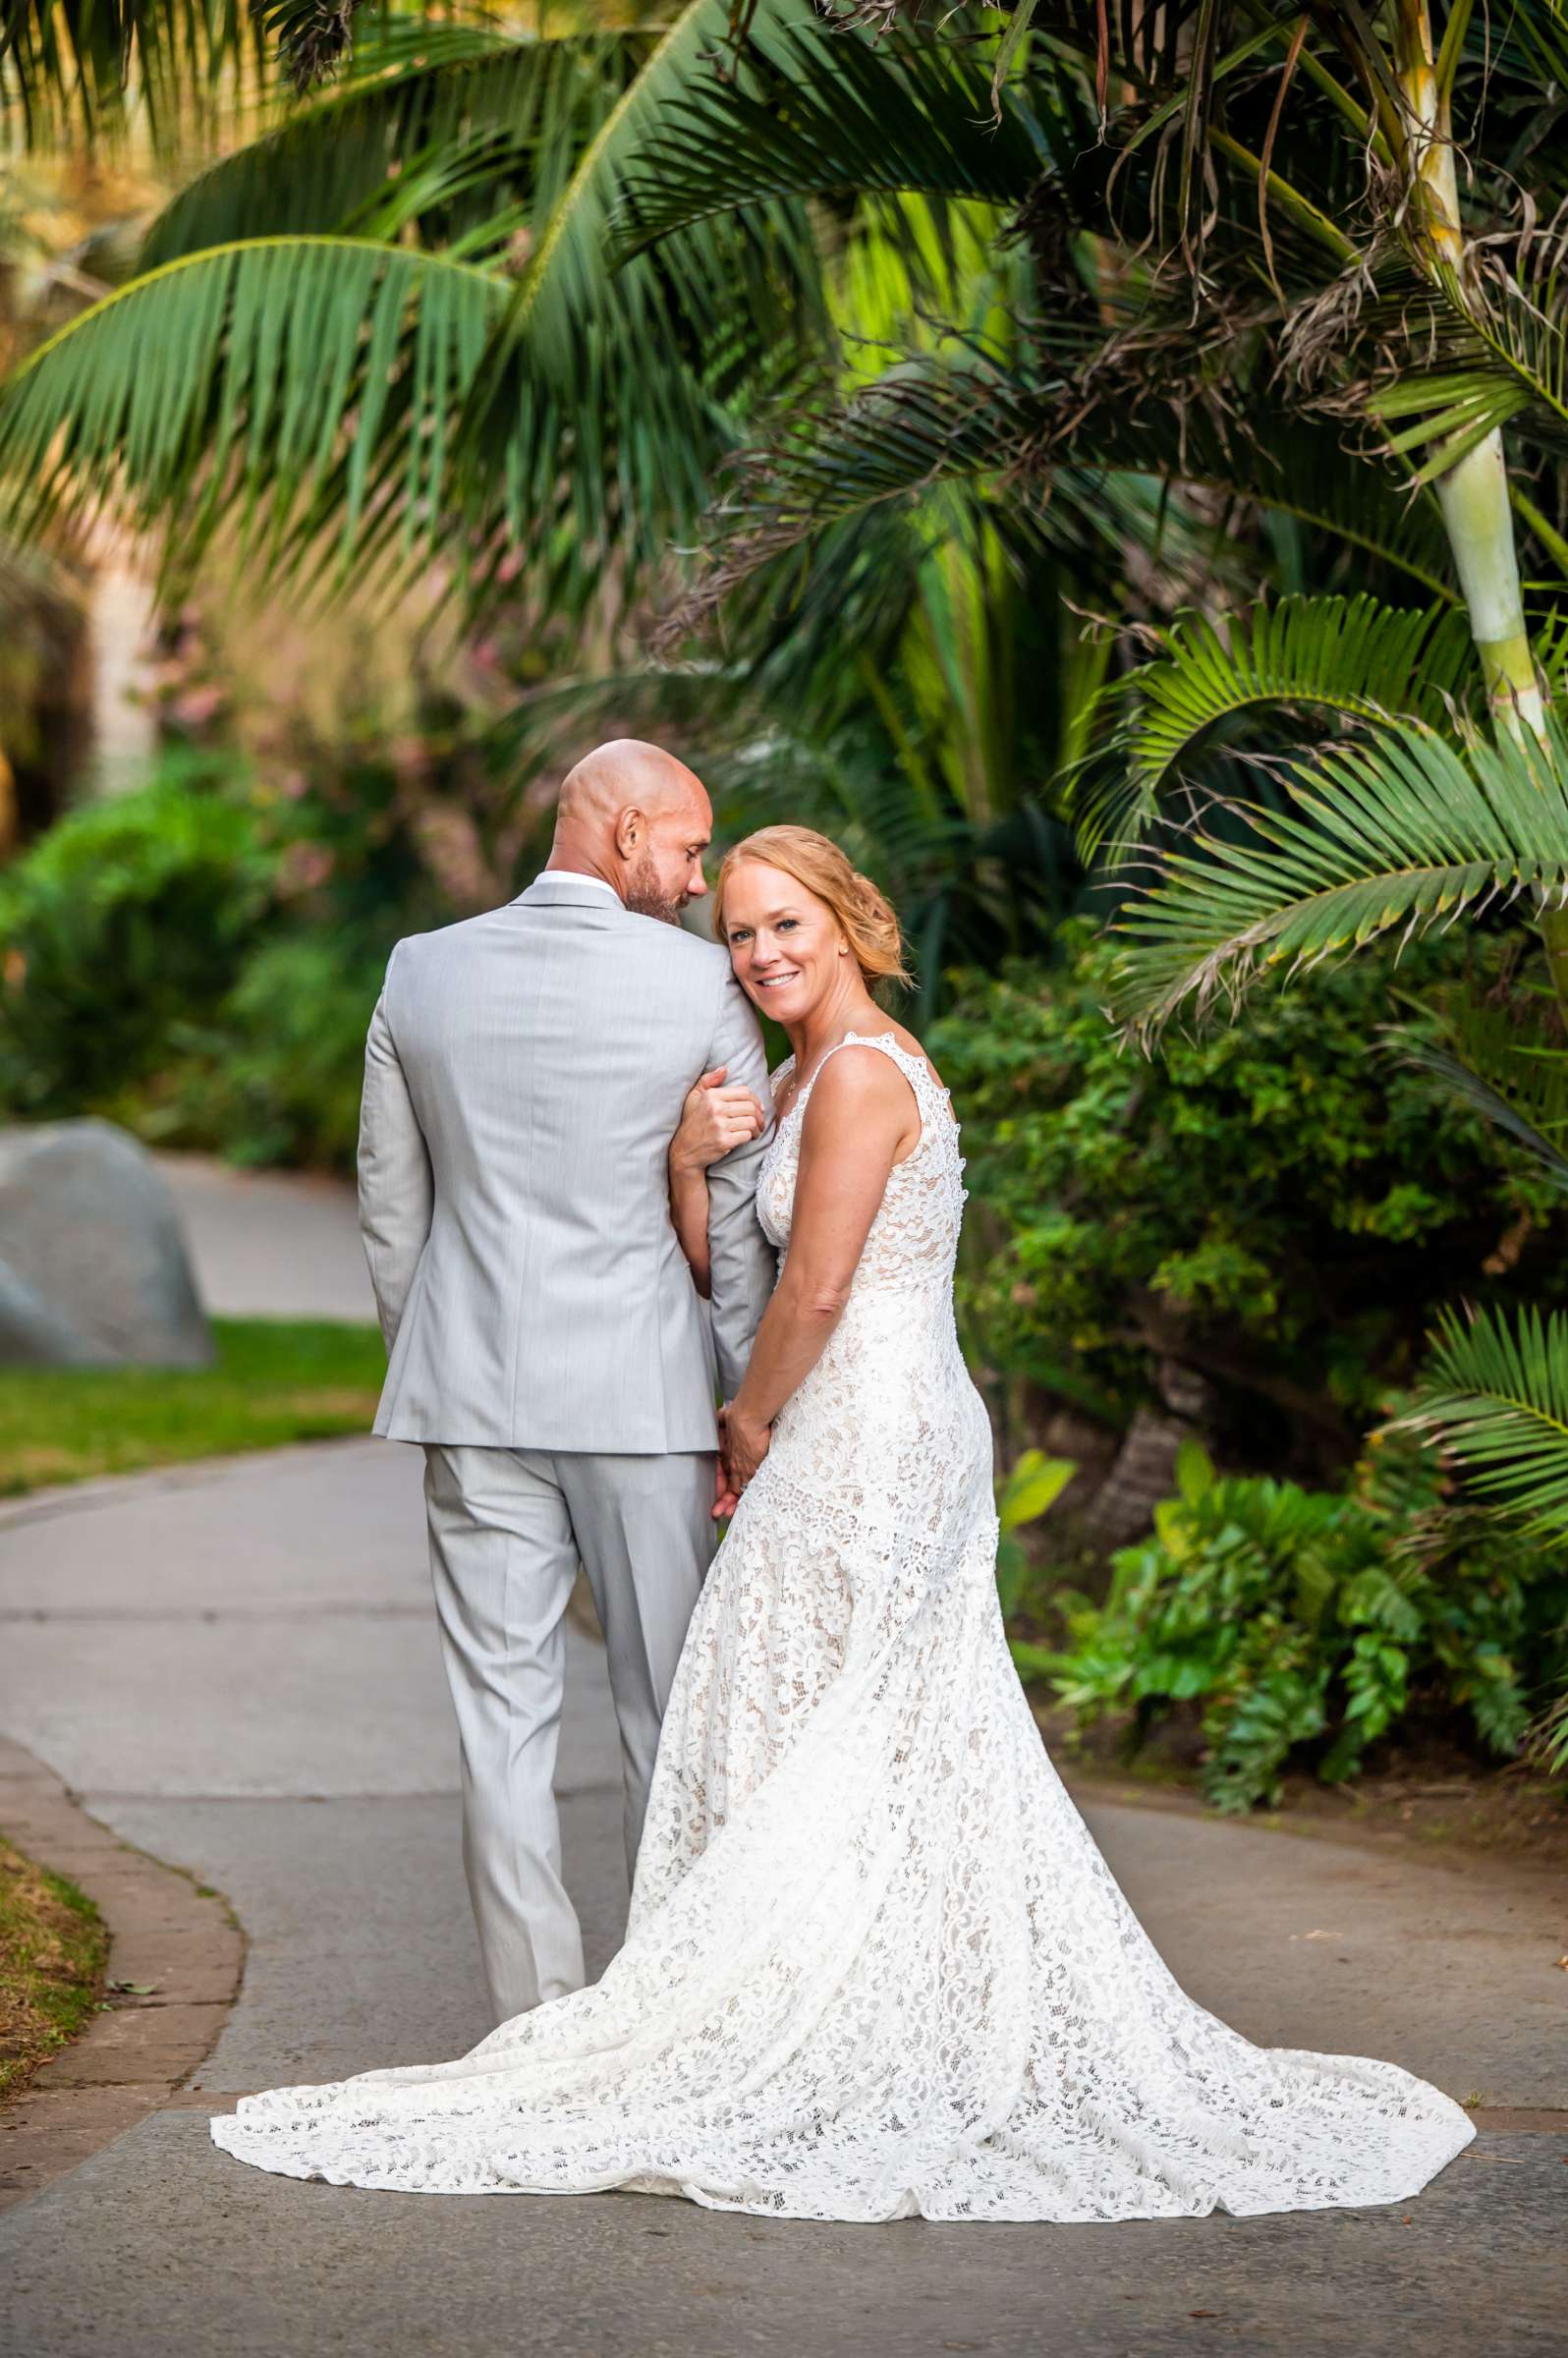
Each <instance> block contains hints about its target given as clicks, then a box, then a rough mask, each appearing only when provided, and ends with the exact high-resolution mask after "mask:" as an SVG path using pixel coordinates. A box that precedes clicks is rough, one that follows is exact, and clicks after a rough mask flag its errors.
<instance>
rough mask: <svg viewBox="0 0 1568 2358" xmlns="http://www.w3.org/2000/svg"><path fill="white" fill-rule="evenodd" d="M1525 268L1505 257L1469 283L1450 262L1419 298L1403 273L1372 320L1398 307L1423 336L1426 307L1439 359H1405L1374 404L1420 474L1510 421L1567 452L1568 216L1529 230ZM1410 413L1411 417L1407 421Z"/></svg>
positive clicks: (1375, 393)
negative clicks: (1567, 221) (1410, 362)
mask: <svg viewBox="0 0 1568 2358" xmlns="http://www.w3.org/2000/svg"><path fill="white" fill-rule="evenodd" d="M1515 258H1516V263H1517V268H1516V269H1515V270H1509V269H1507V268H1506V267H1505V266H1504V265H1503V264H1502V263H1501V262H1499V261H1494V262H1493V263H1492V264H1491V266H1490V267H1489V268H1488V269H1487V270H1485V271H1484V273H1482V274H1480V275H1478V277H1477V279H1476V281H1475V283H1474V284H1473V285H1468V286H1462V285H1461V284H1460V281H1459V280H1458V278H1457V277H1456V276H1455V275H1454V273H1453V272H1452V271H1446V270H1445V271H1442V272H1440V273H1439V275H1438V277H1437V279H1436V281H1435V282H1432V281H1425V282H1423V291H1424V292H1426V294H1427V304H1426V306H1425V307H1422V306H1421V305H1420V301H1419V298H1416V308H1415V309H1414V310H1413V296H1414V295H1415V290H1414V287H1413V284H1412V283H1411V280H1410V275H1409V274H1408V273H1400V274H1398V279H1397V283H1396V284H1394V285H1393V286H1392V287H1391V288H1390V289H1389V290H1388V291H1387V293H1386V295H1385V296H1384V300H1383V302H1382V303H1381V305H1380V306H1379V307H1378V310H1377V312H1376V313H1375V314H1374V315H1373V316H1372V317H1371V318H1370V319H1369V321H1368V322H1367V326H1368V329H1369V330H1370V331H1371V332H1372V333H1376V332H1377V330H1378V327H1379V324H1380V321H1381V318H1382V316H1383V315H1384V314H1389V315H1391V314H1393V313H1394V312H1395V311H1397V312H1398V314H1399V317H1400V324H1401V328H1402V330H1403V332H1405V333H1410V332H1412V331H1414V333H1415V334H1416V335H1417V336H1418V338H1419V336H1420V333H1421V320H1420V309H1422V308H1427V309H1429V310H1430V313H1431V317H1430V325H1429V328H1428V337H1429V340H1430V343H1431V346H1432V348H1433V350H1434V352H1435V355H1436V358H1435V361H1434V362H1433V363H1431V364H1429V365H1427V366H1425V367H1422V368H1408V367H1407V368H1405V369H1403V370H1401V372H1400V373H1399V374H1398V375H1396V376H1395V377H1394V379H1393V381H1392V382H1389V383H1385V384H1380V385H1377V386H1375V387H1374V389H1373V390H1372V392H1371V393H1370V394H1369V396H1368V400H1367V407H1368V409H1369V410H1370V411H1371V413H1372V416H1373V417H1374V418H1376V419H1377V420H1378V421H1379V422H1380V423H1381V424H1382V425H1383V426H1384V428H1385V429H1387V428H1390V427H1391V428H1393V429H1394V430H1392V431H1390V432H1389V434H1388V446H1389V448H1390V450H1392V451H1393V452H1394V453H1395V454H1396V455H1398V456H1399V457H1401V458H1404V459H1406V460H1407V461H1408V462H1409V464H1410V466H1411V467H1412V469H1413V471H1414V473H1415V476H1416V479H1417V481H1418V482H1429V481H1431V480H1432V479H1433V478H1434V477H1437V476H1439V475H1441V474H1443V473H1444V471H1445V470H1446V469H1448V468H1450V467H1452V466H1453V465H1454V464H1455V462H1456V461H1457V460H1459V459H1461V458H1463V457H1464V455H1465V453H1466V452H1467V451H1470V450H1473V449H1474V448H1475V447H1476V445H1477V444H1478V443H1479V442H1481V441H1483V440H1484V438H1485V436H1486V435H1487V434H1489V433H1491V432H1493V431H1495V430H1497V429H1499V428H1501V427H1503V426H1506V425H1511V426H1514V427H1515V428H1516V429H1517V430H1519V431H1521V432H1523V433H1526V434H1528V435H1529V436H1530V437H1531V438H1532V439H1533V440H1534V441H1536V442H1538V443H1539V444H1540V445H1541V446H1542V447H1544V448H1547V449H1550V450H1553V451H1555V452H1557V453H1558V454H1559V455H1560V454H1562V453H1564V452H1568V225H1564V224H1558V225H1556V226H1554V228H1553V229H1552V230H1551V231H1549V232H1543V233H1538V234H1535V235H1532V236H1527V237H1525V238H1522V239H1521V240H1520V242H1519V247H1518V250H1517V253H1516V257H1515ZM1406 420H1408V421H1409V422H1408V423H1402V422H1401V421H1406Z"/></svg>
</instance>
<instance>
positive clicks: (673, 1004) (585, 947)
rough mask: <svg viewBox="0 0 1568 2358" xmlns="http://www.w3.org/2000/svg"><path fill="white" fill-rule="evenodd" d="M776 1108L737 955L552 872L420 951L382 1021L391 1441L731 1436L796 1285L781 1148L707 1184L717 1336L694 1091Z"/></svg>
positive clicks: (363, 1157)
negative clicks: (732, 1397) (781, 1285)
mask: <svg viewBox="0 0 1568 2358" xmlns="http://www.w3.org/2000/svg"><path fill="white" fill-rule="evenodd" d="M719 1064H725V1065H728V1067H729V1077H730V1079H731V1081H738V1082H744V1083H745V1084H746V1085H747V1086H748V1087H749V1088H750V1089H752V1090H753V1091H754V1092H755V1093H756V1096H757V1097H758V1098H759V1099H760V1101H761V1103H762V1104H763V1106H764V1107H765V1106H768V1105H769V1103H770V1099H769V1095H768V1090H767V1072H766V1063H765V1058H764V1055H763V1050H762V1040H761V1035H760V1032H759V1030H758V1028H757V1023H756V1016H755V1015H754V1014H753V1012H752V1008H751V1005H750V1003H749V1002H748V1000H747V999H746V997H745V995H744V993H743V992H742V991H741V988H740V986H739V984H738V983H736V982H735V980H734V977H733V976H732V975H731V973H730V965H729V960H728V958H727V957H726V956H725V954H724V952H723V951H722V950H721V949H719V948H717V947H716V946H715V945H714V944H713V943H711V942H706V941H701V940H700V939H699V938H698V937H697V936H696V935H695V934H691V933H686V932H683V931H682V930H681V929H680V928H679V927H678V926H668V925H662V924H660V923H659V922H658V921H657V920H656V919H653V918H646V917H635V916H633V915H632V913H631V912H630V911H629V910H627V909H625V908H623V907H622V906H621V904H620V902H619V901H618V900H616V899H615V898H614V896H613V895H612V894H610V893H609V892H607V891H605V890H603V889H602V888H600V887H599V886H596V885H594V884H591V883H588V882H586V881H584V880H583V879H582V878H580V877H574V876H571V875H567V874H563V873H560V872H556V873H551V874H546V875H543V876H540V877H539V878H537V880H536V881H535V882H534V883H533V884H532V885H530V887H529V889H528V891H527V892H525V893H523V894H522V895H521V896H520V898H519V899H517V900H515V901H512V902H510V903H509V904H508V905H507V907H506V908H504V909H495V910H491V911H490V912H489V913H488V914H487V915H486V916H484V917H476V918H470V919H469V920H468V921H467V922H466V923H465V924H462V925H456V926H445V927H443V928H442V930H441V931H439V932H436V933H420V934H415V935H412V936H411V937H410V938H409V939H408V940H406V941H400V942H399V943H398V945H397V947H396V949H395V950H394V951H393V953H392V957H391V960H390V962H389V964H388V966H387V972H386V982H385V984H384V986H383V988H382V992H381V996H380V999H379V1001H378V1002H377V1005H376V1009H375V1013H374V1015H373V1017H372V1018H371V1021H370V1033H369V1039H368V1041H367V1042H366V1047H365V1061H364V1105H363V1110H362V1114H361V1122H360V1225H361V1229H362V1232H363V1234H364V1247H365V1254H366V1257H367V1259H368V1261H369V1263H370V1276H371V1280H372V1282H373V1284H374V1287H375V1295H376V1301H377V1304H378V1306H379V1309H380V1314H381V1328H382V1332H383V1333H384V1335H385V1337H386V1343H387V1349H388V1351H389V1353H390V1355H391V1364H390V1366H389V1368H388V1371H387V1379H386V1388H385V1390H384V1392H383V1393H382V1395H381V1407H380V1412H379V1414H378V1416H377V1418H376V1422H375V1430H376V1432H378V1433H382V1434H385V1435H386V1436H388V1437H389V1438H390V1439H392V1440H402V1441H445V1442H451V1443H463V1442H467V1443H472V1444H478V1445H488V1446H491V1447H495V1448H514V1449H560V1450H593V1451H602V1452H606V1453H625V1454H628V1455H653V1454H659V1453H662V1452H664V1451H667V1450H705V1449H711V1448H713V1446H714V1444H715V1438H716V1433H715V1426H714V1416H713V1383H714V1375H715V1363H716V1372H717V1375H718V1378H719V1380H720V1381H721V1383H722V1384H723V1387H724V1391H725V1394H726V1396H728V1395H729V1394H731V1393H733V1391H734V1390H735V1387H736V1385H737V1384H738V1383H739V1381H740V1378H741V1375H742V1374H743V1372H744V1370H745V1366H746V1361H747V1358H748V1356H749V1354H750V1352H751V1347H752V1338H753V1336H754V1334H755V1333H756V1322H757V1320H758V1319H759V1318H760V1317H761V1315H762V1311H763V1309H764V1307H765V1306H766V1303H767V1298H768V1295H769V1293H770V1292H771V1290H772V1285H773V1277H774V1259H773V1254H772V1250H771V1248H770V1247H769V1245H768V1243H767V1240H766V1238H765V1237H764V1236H763V1234H762V1230H761V1228H760V1226H759V1225H758V1222H757V1218H756V1207H755V1202H754V1199H755V1196H756V1173H757V1164H758V1160H759V1158H760V1155H761V1151H762V1149H763V1146H764V1145H765V1143H766V1135H765V1134H764V1136H763V1138H761V1139H758V1140H756V1142H755V1143H754V1144H753V1145H751V1146H749V1147H745V1148H740V1149H737V1151H735V1152H734V1153H733V1154H730V1155H728V1156H726V1158H725V1159H724V1161H722V1162H719V1163H715V1164H714V1165H713V1167H712V1169H711V1170H710V1171H709V1173H708V1180H709V1196H710V1203H711V1210H710V1214H709V1222H708V1234H709V1243H710V1248H711V1255H712V1304H711V1319H709V1317H708V1316H707V1314H706V1312H705V1310H704V1306H703V1304H702V1302H701V1300H700V1296H699V1295H698V1292H697V1289H696V1287H695V1286H694V1285H693V1283H692V1277H691V1271H690V1270H689V1268H688V1267H687V1263H686V1259H685V1256H684V1255H683V1254H682V1252H681V1248H680V1245H679V1243H678V1242H677V1240H676V1236H675V1230H674V1227H673V1226H672V1224H671V1220H670V1210H669V1190H668V1183H667V1175H666V1167H665V1156H666V1153H667V1151H668V1148H669V1143H670V1140H671V1138H672V1136H673V1135H674V1132H675V1129H676V1126H677V1124H678V1122H679V1120H680V1114H681V1103H682V1099H683V1098H684V1096H685V1095H686V1092H687V1091H688V1090H689V1089H690V1088H691V1086H692V1083H693V1082H694V1081H695V1080H696V1079H697V1077H698V1075H699V1074H700V1073H701V1072H704V1071H706V1070H708V1069H709V1068H710V1067H712V1066H714V1065H719Z"/></svg>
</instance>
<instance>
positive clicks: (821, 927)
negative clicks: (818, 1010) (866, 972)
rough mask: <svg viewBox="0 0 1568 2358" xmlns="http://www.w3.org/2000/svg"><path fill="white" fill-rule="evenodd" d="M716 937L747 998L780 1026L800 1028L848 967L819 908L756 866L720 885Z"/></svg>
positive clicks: (786, 880)
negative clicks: (720, 920)
mask: <svg viewBox="0 0 1568 2358" xmlns="http://www.w3.org/2000/svg"><path fill="white" fill-rule="evenodd" d="M724 935H725V940H726V941H727V943H728V945H729V953H730V964H731V965H732V966H733V967H734V969H735V972H736V975H737V976H738V978H739V980H740V983H741V987H742V988H743V990H744V991H745V992H746V994H747V996H748V998H750V999H753V1000H755V1002H756V1005H757V1006H758V1007H760V1008H761V1009H762V1010H763V1012H764V1013H765V1014H767V1015H771V1016H772V1017H774V1018H775V1019H776V1021H777V1022H779V1023H781V1024H799V1023H804V1022H805V1020H806V1018H807V1017H808V1016H809V1015H810V1014H811V1012H812V1009H813V1008H814V1007H816V1006H817V1005H818V1004H820V1002H821V1001H822V1000H824V999H825V998H827V997H828V996H829V995H830V994H831V993H832V992H834V991H837V990H841V989H842V988H843V986H844V982H845V975H846V970H847V969H849V968H850V967H851V966H852V963H853V962H852V960H851V959H850V956H849V944H848V943H847V942H846V941H845V939H844V935H843V931H842V929H841V927H840V926H839V923H838V920H837V919H836V918H835V917H834V915H833V913H832V911H831V910H830V909H829V908H828V906H827V903H826V902H825V901H819V900H818V899H817V897H816V895H815V893H814V892H808V891H807V889H806V887H805V885H804V884H801V883H797V881H796V879H795V878H794V877H793V876H791V875H786V874H785V872H784V870H782V869H779V868H767V867H764V866H763V864H762V862H761V861H759V860H742V861H741V862H740V863H739V864H738V866H737V867H736V868H735V870H734V871H733V873H732V874H731V876H730V878H729V880H728V881H727V883H726V885H725V889H724Z"/></svg>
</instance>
